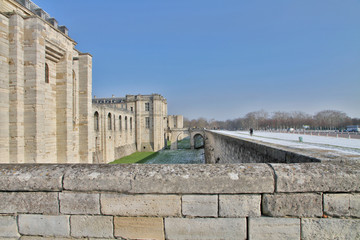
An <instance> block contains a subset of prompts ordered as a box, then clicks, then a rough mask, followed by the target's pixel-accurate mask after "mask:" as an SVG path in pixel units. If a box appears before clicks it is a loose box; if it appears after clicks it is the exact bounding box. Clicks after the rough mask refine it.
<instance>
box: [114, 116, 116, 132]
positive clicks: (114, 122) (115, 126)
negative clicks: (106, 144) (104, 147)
mask: <svg viewBox="0 0 360 240" xmlns="http://www.w3.org/2000/svg"><path fill="white" fill-rule="evenodd" d="M114 131H116V118H115V114H114Z"/></svg>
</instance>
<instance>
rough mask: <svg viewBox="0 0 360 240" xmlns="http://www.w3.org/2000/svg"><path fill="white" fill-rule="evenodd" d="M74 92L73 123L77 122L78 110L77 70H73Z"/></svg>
mask: <svg viewBox="0 0 360 240" xmlns="http://www.w3.org/2000/svg"><path fill="white" fill-rule="evenodd" d="M72 77H73V92H72V98H73V123H74V124H75V123H76V110H77V107H76V104H77V103H76V90H77V89H76V75H75V72H74V71H73V75H72Z"/></svg>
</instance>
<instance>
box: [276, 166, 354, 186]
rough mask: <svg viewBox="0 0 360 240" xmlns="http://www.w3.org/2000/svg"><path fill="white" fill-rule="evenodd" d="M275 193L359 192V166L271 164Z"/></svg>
mask: <svg viewBox="0 0 360 240" xmlns="http://www.w3.org/2000/svg"><path fill="white" fill-rule="evenodd" d="M271 166H272V167H273V168H274V170H275V174H276V185H277V188H276V192H359V191H360V164H359V163H356V162H331V163H330V162H328V163H297V164H271Z"/></svg>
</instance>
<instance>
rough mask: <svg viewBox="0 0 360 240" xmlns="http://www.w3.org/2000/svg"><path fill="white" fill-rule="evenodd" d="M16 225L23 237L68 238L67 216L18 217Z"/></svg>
mask: <svg viewBox="0 0 360 240" xmlns="http://www.w3.org/2000/svg"><path fill="white" fill-rule="evenodd" d="M18 224H19V232H20V234H23V235H35V236H37V235H39V236H54V237H68V236H70V225H69V216H64V215H63V216H48V215H32V214H28V215H19V219H18Z"/></svg>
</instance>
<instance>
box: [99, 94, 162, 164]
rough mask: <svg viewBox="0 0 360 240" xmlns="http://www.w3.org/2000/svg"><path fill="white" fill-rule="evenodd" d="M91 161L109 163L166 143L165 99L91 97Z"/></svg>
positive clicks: (154, 148)
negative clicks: (93, 143)
mask: <svg viewBox="0 0 360 240" xmlns="http://www.w3.org/2000/svg"><path fill="white" fill-rule="evenodd" d="M92 102H93V112H94V130H95V145H96V147H95V152H94V162H109V161H112V160H114V159H117V158H121V157H123V156H125V155H128V154H130V153H133V152H135V151H143V152H148V151H159V150H161V149H163V148H164V147H165V146H166V139H167V129H168V124H167V122H168V116H167V102H166V99H165V98H164V97H163V96H161V95H159V94H152V95H127V96H126V97H125V98H115V97H112V98H94V99H93V100H92Z"/></svg>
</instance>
